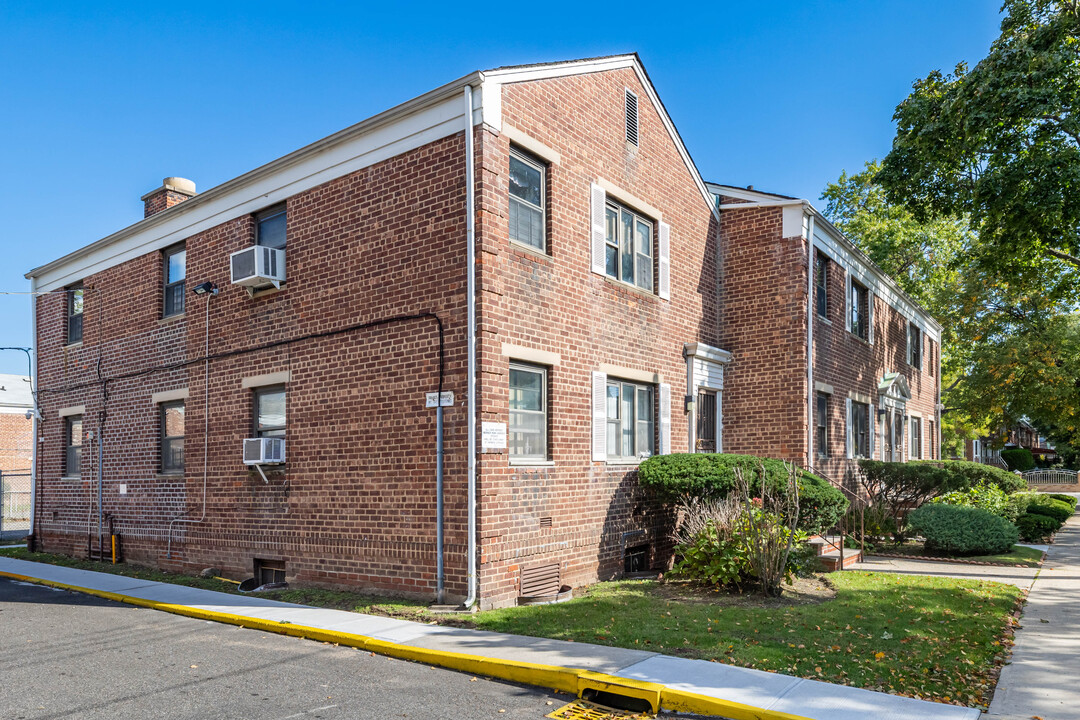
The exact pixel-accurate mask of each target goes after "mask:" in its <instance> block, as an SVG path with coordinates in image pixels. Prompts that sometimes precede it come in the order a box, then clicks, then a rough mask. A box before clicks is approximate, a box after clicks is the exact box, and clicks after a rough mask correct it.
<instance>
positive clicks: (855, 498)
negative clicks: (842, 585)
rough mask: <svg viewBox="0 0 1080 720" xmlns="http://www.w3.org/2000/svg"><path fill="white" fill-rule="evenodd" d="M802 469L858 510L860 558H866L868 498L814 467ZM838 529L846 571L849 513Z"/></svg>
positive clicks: (841, 564)
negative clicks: (842, 496)
mask: <svg viewBox="0 0 1080 720" xmlns="http://www.w3.org/2000/svg"><path fill="white" fill-rule="evenodd" d="M801 467H802V469H803V470H805V471H806V472H808V473H810V474H811V475H816V476H817V477H819V478H821V479H822V480H824V481H825V482H827V483H829V484H830V485H832V486H833V487H834V488H836V489H837V490H839V491H840V492H841V493H842V494H843V495H844V496H845V497H846V498H847V499H848V504H849V506H850V507H854V508H855V509H856V512H857V513H858V517H859V554H860V557H864V556H865V555H866V544H865V543H866V507H867V504H868V501H867V498H866V497H864V496H863V495H862V494H861V493H859V492H857V491H855V490H852V489H851V488H849V487H847V486H846V485H844V483H842V482H837V481H836V480H834V479H833V478H832V477H831V476H830V475H828V474H827V473H823V472H821V471H820V470H818V469H816V468H815V467H814V466H813V465H810V464H806V465H802V466H801ZM851 472H852V473H854V472H856V471H851ZM838 527H839V530H840V547H839V550H840V569H841V570H843V569H844V545H845V542H844V539H845V537H846V536H847V535H848V534H849V533H848V532H847V513H844V514H843V515H842V516H841V517H840V522H839V525H838Z"/></svg>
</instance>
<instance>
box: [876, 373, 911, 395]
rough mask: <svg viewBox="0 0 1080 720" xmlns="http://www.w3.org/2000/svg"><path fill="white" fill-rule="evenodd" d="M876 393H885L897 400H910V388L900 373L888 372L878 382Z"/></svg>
mask: <svg viewBox="0 0 1080 720" xmlns="http://www.w3.org/2000/svg"><path fill="white" fill-rule="evenodd" d="M878 395H887V396H888V397H891V398H896V399H897V400H910V399H911V388H910V387H908V381H907V378H905V377H904V376H903V375H901V374H900V373H895V372H894V373H889V374H887V375H886V376H885V377H883V378H881V382H879V383H878Z"/></svg>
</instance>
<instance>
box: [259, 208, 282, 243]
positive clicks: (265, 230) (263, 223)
mask: <svg viewBox="0 0 1080 720" xmlns="http://www.w3.org/2000/svg"><path fill="white" fill-rule="evenodd" d="M256 239H257V242H258V244H259V245H265V246H266V247H272V248H279V249H280V248H283V247H285V210H284V209H282V210H280V211H277V212H274V213H273V214H269V215H265V216H263V217H260V218H259V219H258V227H257V228H256Z"/></svg>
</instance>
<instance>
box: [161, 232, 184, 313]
mask: <svg viewBox="0 0 1080 720" xmlns="http://www.w3.org/2000/svg"><path fill="white" fill-rule="evenodd" d="M186 276H187V249H186V248H185V247H184V245H175V246H173V247H171V248H169V249H168V250H166V251H165V313H164V315H165V317H169V316H170V315H179V314H181V313H182V312H184V278H185V277H186Z"/></svg>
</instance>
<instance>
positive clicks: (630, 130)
mask: <svg viewBox="0 0 1080 720" xmlns="http://www.w3.org/2000/svg"><path fill="white" fill-rule="evenodd" d="M626 142H628V143H632V144H633V145H637V144H638V111H637V95H635V94H634V93H632V92H630V91H629V90H627V91H626Z"/></svg>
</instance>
